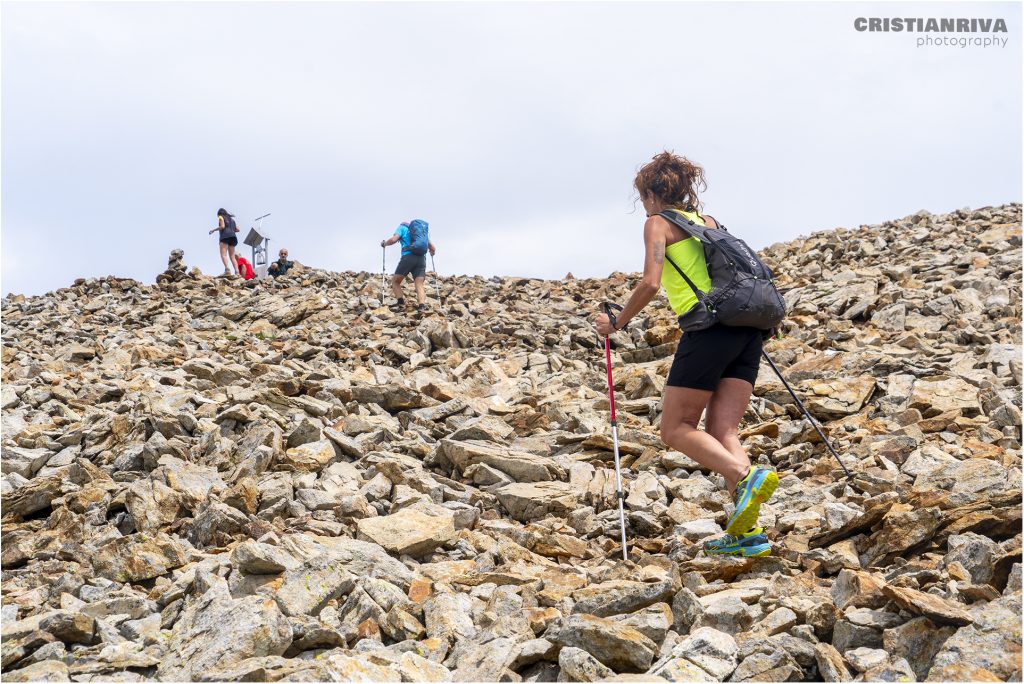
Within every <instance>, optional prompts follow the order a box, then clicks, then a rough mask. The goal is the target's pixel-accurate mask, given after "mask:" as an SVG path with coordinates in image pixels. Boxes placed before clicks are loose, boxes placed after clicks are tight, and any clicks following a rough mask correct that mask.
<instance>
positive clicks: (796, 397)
mask: <svg viewBox="0 0 1024 684" xmlns="http://www.w3.org/2000/svg"><path fill="white" fill-rule="evenodd" d="M761 354H763V355H764V358H765V360H766V361H767V362H768V365H769V366H771V367H772V370H773V371H775V374H776V375H778V376H779V380H781V381H782V384H783V385H785V386H786V389H787V390H789V394H790V396H792V397H793V400H794V401H795V402H796V405H797V406H799V407H800V410H801V411H803V414H804V416H806V417H807V420H809V421H811V425H812V426H814V429H815V430H817V431H818V435H819V436H820V437H821V441H823V442H824V443H825V446H826V447H828V450H829V451H831V452H832V455H833V456H835V457H836V463H838V464H839V467H840V468H842V469H843V472H844V473H846V478H847V479H852V478H853V475H851V474H850V471H849V470H847V469H846V466H845V465H843V462H842V460H840V458H839V454H838V453H836V450H835V449H834V448H833V447H832V443H831V442H829V441H828V437H826V436H825V433H824V432H822V430H821V426H820V425H818V421H816V420H815V419H814V416H812V415H811V414H810V412H808V410H807V409H806V408H804V404H803V402H802V401H800V397H798V396H796V392H794V391H793V388H792V387H790V386H789V383H788V382H786V378H784V377H782V371H780V370H779V367H778V366H776V365H775V362H774V361H772V357H770V356H768V352H766V351H764V350H763V349H762V350H761Z"/></svg>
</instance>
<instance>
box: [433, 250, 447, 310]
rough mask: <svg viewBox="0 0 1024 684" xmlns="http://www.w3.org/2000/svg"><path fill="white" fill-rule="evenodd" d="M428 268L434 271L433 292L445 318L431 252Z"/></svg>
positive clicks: (435, 267)
mask: <svg viewBox="0 0 1024 684" xmlns="http://www.w3.org/2000/svg"><path fill="white" fill-rule="evenodd" d="M430 270H431V271H433V272H434V292H436V293H437V306H438V307H440V309H441V315H443V316H444V317H445V318H447V317H448V314H446V313H445V311H444V305H443V304H441V288H440V287H439V286H438V284H437V266H434V255H433V254H431V255H430Z"/></svg>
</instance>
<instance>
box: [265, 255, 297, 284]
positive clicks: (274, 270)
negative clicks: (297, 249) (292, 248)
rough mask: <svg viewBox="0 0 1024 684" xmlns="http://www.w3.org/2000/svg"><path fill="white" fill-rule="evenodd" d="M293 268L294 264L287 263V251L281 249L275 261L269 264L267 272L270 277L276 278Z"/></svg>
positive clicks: (292, 262) (291, 262)
mask: <svg viewBox="0 0 1024 684" xmlns="http://www.w3.org/2000/svg"><path fill="white" fill-rule="evenodd" d="M293 266H295V262H294V261H288V250H287V249H284V248H282V249H281V251H280V252H278V253H277V261H275V262H273V263H271V264H270V266H269V268H268V271H269V272H270V275H272V276H274V277H275V278H276V277H277V276H283V275H284V274H285V273H287V272H288V270H289V269H291V268H292V267H293Z"/></svg>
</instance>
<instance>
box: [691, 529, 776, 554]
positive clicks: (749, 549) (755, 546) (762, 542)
mask: <svg viewBox="0 0 1024 684" xmlns="http://www.w3.org/2000/svg"><path fill="white" fill-rule="evenodd" d="M771 552H772V547H771V546H770V545H769V544H768V536H767V535H766V534H765V533H764V528H763V527H755V528H754V529H752V530H750V531H749V532H744V533H743V534H741V535H739V536H736V537H734V536H732V535H731V534H727V535H725V536H722V537H719V538H718V539H712V540H711V541H709V542H706V543H705V544H704V553H707V554H709V555H715V554H717V555H720V556H744V557H746V558H749V557H752V556H767V555H769V554H771Z"/></svg>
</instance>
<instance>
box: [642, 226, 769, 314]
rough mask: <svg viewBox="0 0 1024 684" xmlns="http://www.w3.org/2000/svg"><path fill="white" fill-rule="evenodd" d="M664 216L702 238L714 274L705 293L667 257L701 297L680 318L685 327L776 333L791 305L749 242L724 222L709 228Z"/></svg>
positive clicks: (709, 269) (710, 273) (696, 236)
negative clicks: (776, 287) (728, 326)
mask: <svg viewBox="0 0 1024 684" xmlns="http://www.w3.org/2000/svg"><path fill="white" fill-rule="evenodd" d="M659 216H661V217H662V218H664V219H667V220H668V221H671V222H672V223H674V224H675V225H677V226H679V228H680V229H682V231H683V232H684V233H686V234H688V235H691V236H693V237H695V238H697V239H698V240H700V243H701V245H702V246H703V247H704V260H705V261H706V262H707V265H708V275H710V276H711V290H710V291H708V292H702V291H701V290H699V289H697V286H696V285H694V284H693V281H692V280H690V278H689V277H688V276H687V275H686V274H685V273H683V269H681V268H679V266H678V265H677V264H676V262H674V261H672V259H671V258H669V256H668V255H667V254H666V255H665V258H666V259H668V262H669V263H670V264H672V266H674V267H675V269H676V270H677V271H679V275H681V276H682V277H683V280H685V281H686V284H687V285H689V286H690V289H691V290H693V293H694V294H695V295H697V302H698V303H697V304H696V305H695V306H693V307H691V308H690V310H689V311H687V312H686V313H684V314H683V315H682V316H680V317H679V327H680V328H682V329H683V330H684V331H691V330H704V329H705V328H710V327H711V326H712V325H714V324H716V323H721V324H723V325H730V326H737V327H739V326H743V327H750V328H758V329H760V330H764V331H771V330H773V329H774V328H776V327H777V326H778V325H779V324H780V323H782V319H784V318H785V317H786V303H785V302H784V301H783V300H782V295H780V294H779V291H778V290H777V289H775V285H774V284H773V283H772V278H773V277H774V274H773V273H772V271H771V269H770V268H768V267H767V266H765V265H764V263H762V261H761V260H760V259H758V258H757V254H755V253H754V250H752V249H750V247H748V246H747V243H745V242H743V240H740V239H739V238H738V237H736V236H734V235H731V234H730V233H729V232H728V231H727V230H726V229H725V226H722V225H721V224H719V227H718V228H708V227H706V226H702V225H699V224H697V223H694V222H693V221H690V220H689V219H687V218H686V217H685V216H683V215H682V214H678V213H676V212H674V211H663V212H661V213H660V214H659ZM715 223H718V222H717V221H716V222H715Z"/></svg>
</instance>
